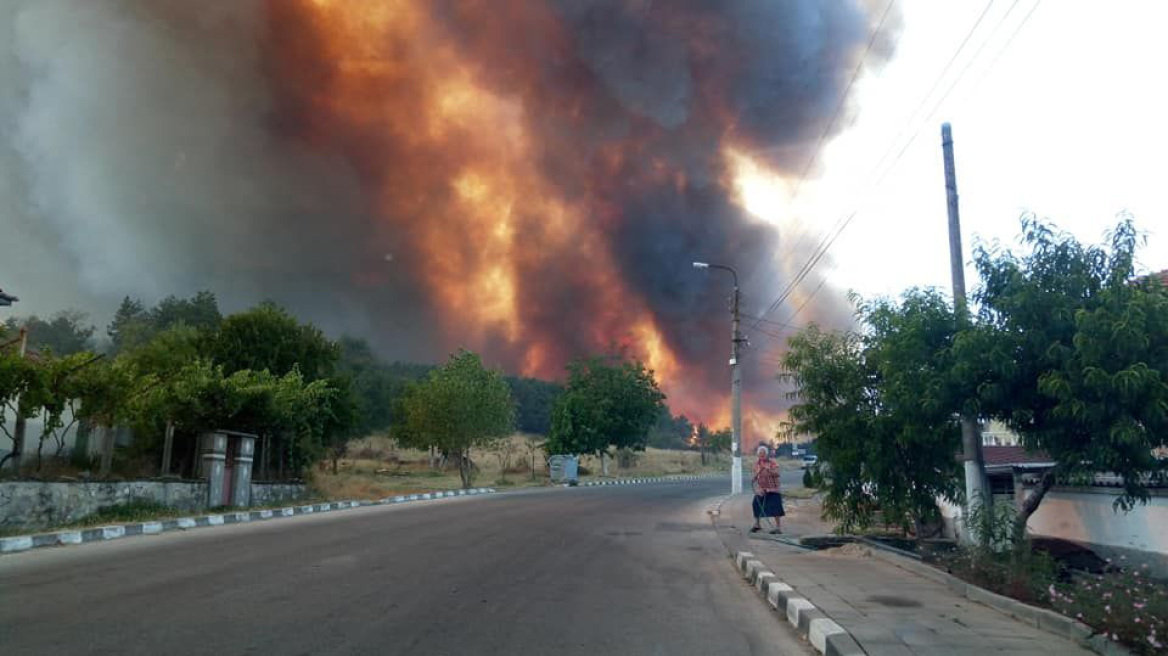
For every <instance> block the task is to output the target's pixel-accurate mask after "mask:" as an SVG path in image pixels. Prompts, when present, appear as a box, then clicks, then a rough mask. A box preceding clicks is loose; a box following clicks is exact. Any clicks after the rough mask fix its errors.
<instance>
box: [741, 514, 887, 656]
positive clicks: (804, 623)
mask: <svg viewBox="0 0 1168 656" xmlns="http://www.w3.org/2000/svg"><path fill="white" fill-rule="evenodd" d="M724 501H725V500H723V501H722V502H719V504H718V505H719V506H720V505H721V503H723V502H724ZM733 557H734V562H735V564H736V565H737V567H738V571H739V572H740V573H741V574H742V578H744V579H746V580H747V581H748V582H750V583H751V584H753V585H754V587H755V588H756V589H757V590H758V591H759V592H760V593H762V595H763V597H764V598H766V601H767V603H768V604H770V605H771V607H772V608H774V609H775V610H776V611H777V612H778V613H779V614H780V615H782V616H783V617H786V618H787V622H788V623H789V624H790V625H791V626H792V627H793V628H794V629H795V630H797V631H798V632H799V634H800V635H802V636H803V637H804V638H806V639H807V641H808V642H810V643H811V645H812V646H813V647H815V649H816V651H818V652H819V653H821V654H824V656H858V655H862V654H864V653H865V652H864V650H862V649H860V645H859V644H858V643H856V640H855V639H854V638H852V636H851V634H850V633H848V632H847V630H846V629H844V628H843V627H842V626H840V625H839V624H837V623H836V622H835V621H834V620H832V619H831V617H829V616H828V615H827V613H824V612H823V611H821V610H819V609H818V608H816V607H815V605H814V604H812V603H811V602H810V601H808V600H807V599H806V598H805V597H801V596H799V593H798V592H797V591H796V590H795V589H794V588H792V587H791V586H790V585H788V584H787V583H784V582H783V581H780V580H779V579H778V577H776V576H775V573H774V572H772V571H770V570H768V569H766V565H763V564H762V561H760V560H757V559H756V558H755V557H754V554H753V553H751V552H749V551H739V552H737V553H735V554H734V556H733Z"/></svg>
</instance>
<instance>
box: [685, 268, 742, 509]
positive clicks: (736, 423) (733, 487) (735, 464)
mask: <svg viewBox="0 0 1168 656" xmlns="http://www.w3.org/2000/svg"><path fill="white" fill-rule="evenodd" d="M693 265H694V268H695V269H722V270H723V271H729V272H730V275H732V276H734V295H733V296H731V297H730V316H731V331H730V435H731V437H730V447H731V453H732V454H733V458H732V460H731V464H730V493H731V494H740V493H741V492H742V372H741V371H740V370H739V368H738V346H739V345H740V344H742V342H743V339H742V335H741V334H740V333H739V331H738V323H739V322H738V298H739V294H738V272H737V271H735V270H734V267H728V266H726V265H725V264H709V263H707V262H694V263H693Z"/></svg>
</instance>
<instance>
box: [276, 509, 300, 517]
mask: <svg viewBox="0 0 1168 656" xmlns="http://www.w3.org/2000/svg"><path fill="white" fill-rule="evenodd" d="M295 514H296V509H295V508H281V509H280V515H282V516H284V517H291V516H292V515H295Z"/></svg>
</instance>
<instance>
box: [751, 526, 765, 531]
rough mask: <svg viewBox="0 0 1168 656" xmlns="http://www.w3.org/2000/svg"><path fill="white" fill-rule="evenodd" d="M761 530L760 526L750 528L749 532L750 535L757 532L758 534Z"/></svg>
mask: <svg viewBox="0 0 1168 656" xmlns="http://www.w3.org/2000/svg"><path fill="white" fill-rule="evenodd" d="M761 530H762V527H761V526H751V527H750V532H751V533H758V532H759V531H761Z"/></svg>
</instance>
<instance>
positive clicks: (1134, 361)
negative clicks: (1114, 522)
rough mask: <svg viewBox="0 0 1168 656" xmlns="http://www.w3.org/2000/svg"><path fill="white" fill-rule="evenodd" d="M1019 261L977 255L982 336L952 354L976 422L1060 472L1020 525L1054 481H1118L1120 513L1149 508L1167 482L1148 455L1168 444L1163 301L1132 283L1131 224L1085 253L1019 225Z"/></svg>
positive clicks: (1019, 529) (965, 339) (1019, 526)
mask: <svg viewBox="0 0 1168 656" xmlns="http://www.w3.org/2000/svg"><path fill="white" fill-rule="evenodd" d="M1022 243H1023V244H1024V245H1025V247H1026V249H1027V252H1025V253H1023V254H1021V255H1018V254H1015V253H1013V252H1011V251H1009V250H1005V249H1001V248H986V247H979V248H977V249H976V250H975V252H974V262H975V265H976V267H977V270H978V273H979V274H980V277H981V280H982V286H981V288H980V289H979V291H978V292H977V294H976V295H975V300H976V302H977V303H978V306H979V312H978V319H979V325H978V326H977V327H975V328H972V329H970V330H969V331H967V332H966V333H965V334H963V335H962V337H961V339H960V340H959V343H958V346H957V353H958V356H959V373H960V374H961V376H962V378H963V379H964V380H965V382H966V383H967V385H968V387H969V388H971V389H975V390H976V398H977V401H978V404H979V407H978V410H979V411H980V413H981V414H983V415H986V416H991V417H997V418H1000V419H1002V420H1003V421H1005V423H1006V424H1007V425H1008V426H1010V428H1011V429H1013V430H1014V431H1016V432H1017V433H1018V434H1019V436H1020V437H1021V440H1022V444H1023V445H1024V446H1025V447H1026V448H1027V449H1029V450H1032V451H1038V450H1041V451H1045V452H1046V453H1047V454H1049V455H1050V457H1051V459H1052V460H1053V461H1054V462H1055V463H1056V465H1055V467H1054V468H1053V469H1051V470H1049V471H1048V472H1046V473H1045V475H1044V476H1043V477H1042V478H1041V480H1040V482H1039V484H1038V486H1037V488H1036V489H1035V490H1034V492H1033V494H1032V495H1031V496H1029V497H1028V498H1027V500H1026V502H1025V503H1024V504H1023V505H1022V507H1021V508H1020V510H1019V512H1018V514H1017V518H1016V521H1015V525H1014V531H1015V538H1017V542H1018V543H1019V544H1020V543H1021V538H1022V537H1024V535H1025V530H1026V522H1027V520H1028V519H1029V517H1030V516H1031V515H1032V514H1033V513H1034V512H1035V511H1036V510H1037V509H1038V507H1039V505H1040V504H1041V503H1042V500H1043V498H1044V497H1045V496H1046V493H1047V492H1048V491H1049V490H1050V488H1051V487H1052V486H1053V485H1054V484H1055V483H1056V482H1058V481H1060V480H1061V481H1069V482H1074V481H1075V480H1082V479H1085V478H1090V477H1092V476H1094V474H1096V473H1097V472H1113V473H1115V474H1118V475H1119V476H1120V477H1122V479H1123V481H1124V484H1123V494H1122V495H1121V496H1120V497H1119V498H1118V499H1117V500H1116V507H1117V509H1124V510H1130V509H1131V508H1132V507H1133V505H1134V504H1135V503H1136V502H1141V501H1146V500H1147V498H1148V491H1147V485H1148V483H1149V482H1152V481H1154V480H1157V479H1159V478H1162V477H1163V475H1164V465H1165V463H1164V462H1163V461H1158V460H1156V459H1155V458H1154V457H1153V456H1152V450H1153V449H1154V448H1156V447H1158V446H1161V445H1162V444H1164V439H1165V438H1164V436H1165V435H1168V297H1166V293H1165V290H1164V287H1163V286H1162V285H1159V284H1157V283H1153V282H1151V281H1144V282H1139V281H1137V279H1136V277H1135V275H1134V274H1135V270H1134V269H1135V264H1134V263H1135V253H1136V249H1137V246H1138V245H1139V243H1140V236H1139V233H1138V232H1137V230H1136V228H1135V226H1134V225H1133V223H1132V221H1131V220H1130V219H1124V220H1121V221H1120V222H1119V224H1118V225H1117V226H1116V227H1115V229H1114V230H1113V231H1112V232H1111V233H1110V243H1109V244H1108V245H1106V246H1104V245H1090V246H1088V245H1083V244H1081V243H1079V242H1078V241H1077V240H1076V239H1075V238H1074V237H1072V236H1071V235H1069V234H1066V233H1062V232H1059V231H1057V230H1056V229H1055V228H1053V227H1052V226H1050V225H1047V224H1044V223H1042V222H1040V221H1037V220H1035V219H1034V218H1033V217H1026V218H1025V219H1024V220H1023V225H1022Z"/></svg>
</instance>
